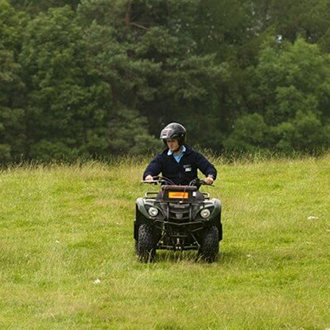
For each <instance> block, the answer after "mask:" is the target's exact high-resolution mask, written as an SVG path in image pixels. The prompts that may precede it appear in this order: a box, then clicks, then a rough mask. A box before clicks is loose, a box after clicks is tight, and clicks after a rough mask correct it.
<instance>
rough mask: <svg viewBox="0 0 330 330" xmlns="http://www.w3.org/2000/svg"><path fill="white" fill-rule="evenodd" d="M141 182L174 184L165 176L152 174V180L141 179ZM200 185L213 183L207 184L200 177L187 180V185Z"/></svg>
mask: <svg viewBox="0 0 330 330" xmlns="http://www.w3.org/2000/svg"><path fill="white" fill-rule="evenodd" d="M142 182H143V183H148V184H155V185H156V184H160V185H170V186H174V185H176V184H175V183H174V182H173V181H172V180H170V179H168V178H166V177H162V176H154V177H153V180H152V181H147V180H142ZM202 185H208V186H212V187H213V186H214V185H213V184H207V183H206V182H205V180H203V179H200V178H196V179H193V180H192V181H190V182H189V184H188V186H196V187H198V188H199V187H200V186H202Z"/></svg>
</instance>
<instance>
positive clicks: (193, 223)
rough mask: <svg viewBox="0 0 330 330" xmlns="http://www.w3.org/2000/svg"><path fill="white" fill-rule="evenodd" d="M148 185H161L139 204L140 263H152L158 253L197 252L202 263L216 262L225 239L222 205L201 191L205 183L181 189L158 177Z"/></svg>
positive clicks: (137, 243)
mask: <svg viewBox="0 0 330 330" xmlns="http://www.w3.org/2000/svg"><path fill="white" fill-rule="evenodd" d="M144 182H146V181H144ZM146 183H154V184H160V186H161V190H160V191H148V192H146V193H145V197H144V198H142V197H140V198H138V199H137V201H136V219H135V221H134V239H135V250H136V253H137V255H138V257H139V259H140V261H142V262H151V261H153V260H154V258H155V255H156V250H172V251H186V250H197V251H198V256H199V257H201V258H202V259H203V260H205V261H207V262H214V261H216V259H217V257H218V254H219V242H220V241H221V240H222V224H221V203H220V201H219V200H218V199H215V198H210V195H209V194H208V193H202V192H200V191H199V188H200V186H201V185H203V184H205V182H204V180H201V179H195V180H193V181H192V182H190V184H189V185H188V186H178V185H175V184H173V182H171V181H170V180H168V179H166V178H164V177H155V178H154V181H151V182H150V181H148V182H146Z"/></svg>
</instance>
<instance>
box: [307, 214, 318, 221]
mask: <svg viewBox="0 0 330 330" xmlns="http://www.w3.org/2000/svg"><path fill="white" fill-rule="evenodd" d="M307 219H308V220H316V219H318V217H314V216H313V215H310V216H309V217H308V218H307Z"/></svg>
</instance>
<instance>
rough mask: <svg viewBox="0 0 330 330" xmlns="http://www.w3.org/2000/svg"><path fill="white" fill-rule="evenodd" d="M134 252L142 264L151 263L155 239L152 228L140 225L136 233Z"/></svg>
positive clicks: (153, 255) (154, 251)
mask: <svg viewBox="0 0 330 330" xmlns="http://www.w3.org/2000/svg"><path fill="white" fill-rule="evenodd" d="M136 252H137V255H138V256H139V260H140V261H142V262H152V261H153V260H154V258H155V254H156V249H155V237H154V230H153V227H152V226H150V225H146V224H142V225H141V226H140V227H139V231H138V240H137V244H136Z"/></svg>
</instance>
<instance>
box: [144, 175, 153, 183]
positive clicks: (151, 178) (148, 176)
mask: <svg viewBox="0 0 330 330" xmlns="http://www.w3.org/2000/svg"><path fill="white" fill-rule="evenodd" d="M144 181H149V182H152V181H154V178H153V176H152V175H150V174H149V175H147V176H146V177H145V178H144Z"/></svg>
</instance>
